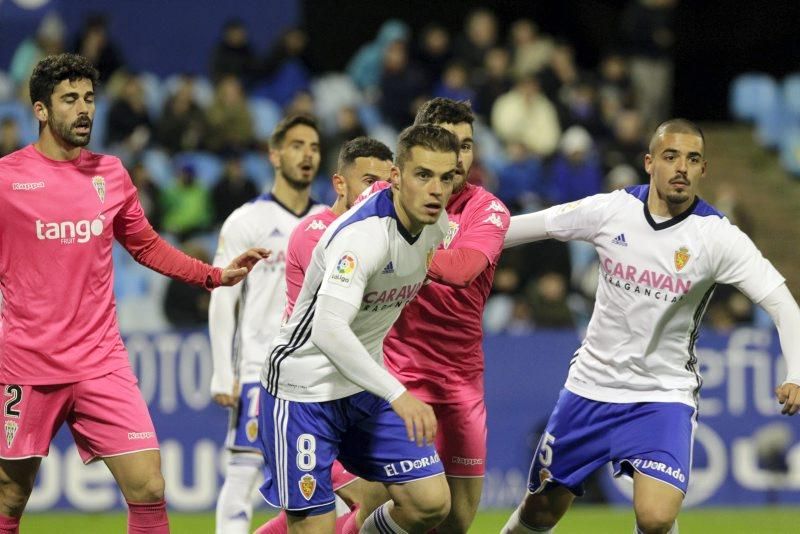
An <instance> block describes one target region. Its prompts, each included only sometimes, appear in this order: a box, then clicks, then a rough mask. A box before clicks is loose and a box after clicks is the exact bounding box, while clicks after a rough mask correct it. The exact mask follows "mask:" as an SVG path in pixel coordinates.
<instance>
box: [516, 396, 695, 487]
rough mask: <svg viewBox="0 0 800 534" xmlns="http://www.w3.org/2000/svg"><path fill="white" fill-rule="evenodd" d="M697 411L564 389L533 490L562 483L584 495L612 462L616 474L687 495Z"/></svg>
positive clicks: (532, 477) (537, 462) (536, 460)
mask: <svg viewBox="0 0 800 534" xmlns="http://www.w3.org/2000/svg"><path fill="white" fill-rule="evenodd" d="M696 426H697V411H696V410H695V409H694V408H692V407H691V406H688V405H686V404H681V403H677V402H638V403H610V402H598V401H593V400H589V399H586V398H584V397H581V396H579V395H575V394H574V393H572V392H570V391H567V390H566V389H562V390H561V393H560V394H559V397H558V402H557V403H556V407H555V409H554V410H553V413H552V414H551V415H550V420H549V421H548V422H547V427H546V428H545V431H544V435H543V436H542V438H541V439H540V440H539V445H538V446H537V447H536V453H535V454H534V457H533V462H532V464H531V471H530V474H529V475H528V490H529V491H530V492H531V493H538V492H541V491H542V490H543V489H544V488H545V487H546V486H547V485H548V484H561V485H563V486H564V487H566V488H567V489H568V490H569V491H571V492H572V493H574V494H575V495H578V496H581V495H583V492H584V490H583V481H584V480H585V479H586V477H587V476H589V475H590V474H591V473H593V472H594V471H595V470H597V469H598V468H599V467H602V466H603V465H605V464H606V463H608V462H612V465H613V467H614V476H615V477H618V476H620V475H626V476H629V477H632V476H633V471H634V470H636V471H638V472H639V473H641V474H643V475H647V476H649V477H652V478H656V479H658V480H661V481H662V482H666V483H667V484H670V485H671V486H674V487H675V488H677V489H678V490H680V491H681V492H682V493H683V494H684V495H685V494H686V488H687V487H688V486H689V470H690V469H691V464H692V446H693V444H694V430H695V427H696Z"/></svg>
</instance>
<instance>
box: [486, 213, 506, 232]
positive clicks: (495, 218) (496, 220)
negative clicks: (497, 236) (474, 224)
mask: <svg viewBox="0 0 800 534" xmlns="http://www.w3.org/2000/svg"><path fill="white" fill-rule="evenodd" d="M483 222H484V223H490V224H493V225H495V226H496V227H498V228H500V229H501V230H502V229H503V219H501V218H500V216H499V215H498V214H496V213H492V214H491V215H489V216H488V217H487V218H486V220H485V221H483Z"/></svg>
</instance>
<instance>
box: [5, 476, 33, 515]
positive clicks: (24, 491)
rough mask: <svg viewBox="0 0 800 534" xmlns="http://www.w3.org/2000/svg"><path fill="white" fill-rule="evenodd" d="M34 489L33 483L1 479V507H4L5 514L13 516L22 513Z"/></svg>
mask: <svg viewBox="0 0 800 534" xmlns="http://www.w3.org/2000/svg"><path fill="white" fill-rule="evenodd" d="M32 491H33V483H31V484H25V483H18V482H14V481H12V480H10V479H3V480H0V508H2V512H3V514H4V515H9V516H12V517H17V516H19V515H21V514H22V512H23V510H25V505H26V504H27V502H28V498H29V497H30V496H31V492H32Z"/></svg>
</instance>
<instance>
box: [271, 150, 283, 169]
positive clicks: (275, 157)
mask: <svg viewBox="0 0 800 534" xmlns="http://www.w3.org/2000/svg"><path fill="white" fill-rule="evenodd" d="M269 162H270V163H271V164H272V168H273V169H276V170H277V169H279V168H280V166H281V155H280V147H277V148H273V147H272V146H270V147H269Z"/></svg>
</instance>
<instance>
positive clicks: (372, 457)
mask: <svg viewBox="0 0 800 534" xmlns="http://www.w3.org/2000/svg"><path fill="white" fill-rule="evenodd" d="M396 161H397V167H393V168H392V171H391V172H392V188H390V189H384V190H382V191H379V192H377V193H375V194H374V195H371V196H370V197H368V198H367V199H366V200H365V201H363V202H361V203H360V204H357V205H356V206H354V207H353V208H351V209H350V210H349V211H347V212H346V213H345V214H344V215H342V216H341V217H339V218H338V219H337V220H335V221H334V222H332V223H331V224H330V225H329V226H328V228H327V229H326V230H325V232H324V234H323V235H322V238H321V239H320V241H319V243H318V244H317V246H316V247H315V248H314V251H313V253H312V256H311V260H310V263H309V265H308V269H307V271H306V273H305V278H304V281H303V285H302V289H301V290H300V294H299V296H298V298H297V302H296V304H295V306H294V309H293V310H292V314H291V316H290V317H289V319H288V321H287V322H286V324H285V325H284V326H283V328H282V329H281V333H280V335H279V336H278V337H277V339H276V340H275V341H274V342H273V344H272V347H271V350H270V353H269V357H268V359H267V362H266V363H265V365H264V368H263V370H262V374H261V383H262V386H263V388H264V389H263V391H262V396H261V411H260V414H259V417H260V418H261V421H262V423H263V424H262V425H261V439H262V446H263V447H264V451H265V458H266V460H267V465H268V466H269V470H270V473H271V480H268V481H267V482H266V483H265V484H264V486H263V487H262V493H263V494H264V496H265V498H266V499H267V501H268V502H270V503H272V504H273V505H275V506H280V507H281V508H283V509H284V510H286V512H287V514H288V519H289V525H290V528H291V529H292V531H294V532H315V533H317V532H333V531H334V524H335V521H334V517H335V516H334V514H333V508H334V495H333V490H332V481H331V466H332V464H333V462H334V460H335V459H337V457H338V459H339V461H341V463H342V464H343V465H344V466H345V467H346V468H347V469H348V470H349V471H351V472H353V473H354V474H356V475H358V476H362V477H363V478H366V479H368V480H373V481H377V482H382V483H384V484H386V485H387V486H386V487H387V489H388V491H389V493H390V495H391V497H392V501H389V502H388V503H385V504H384V505H382V506H381V507H379V508H378V509H377V510H375V512H373V514H371V515H370V516H369V517H368V518H367V520H366V522H365V523H364V525H363V526H362V528H361V532H365V533H378V532H381V533H386V532H404V531H409V530H411V531H414V532H417V531H425V530H428V529H430V528H433V527H435V526H436V524H437V523H439V522H440V521H441V520H442V519H443V518H444V517H445V516H446V515H447V512H448V510H449V505H450V499H449V492H448V491H447V486H446V482H445V480H444V477H442V476H441V474H442V467H441V462H440V461H439V457H438V455H437V454H436V451H435V450H434V448H433V446H432V445H431V443H432V440H433V439H434V436H435V434H436V419H435V417H434V414H433V411H432V410H431V408H430V407H429V406H427V405H426V404H424V403H422V402H420V401H418V400H417V399H415V398H414V397H413V396H412V395H411V394H409V393H408V392H407V391H406V388H405V387H403V385H402V384H400V382H399V381H398V380H397V379H395V378H394V377H393V376H392V375H391V374H389V373H388V372H387V371H386V370H385V369H384V368H383V366H382V362H383V350H382V342H383V338H384V336H385V335H386V332H387V331H388V330H389V328H390V327H391V324H392V323H393V322H394V320H395V319H396V318H397V316H398V315H399V314H400V311H401V310H402V308H403V306H405V305H406V304H407V303H408V302H409V301H410V300H411V299H413V298H414V296H415V295H416V293H417V292H418V291H419V288H420V287H422V284H423V281H424V279H425V276H426V272H427V266H428V264H429V262H430V258H432V256H433V252H434V251H435V249H436V247H437V246H438V244H439V243H440V242H441V239H442V238H443V237H444V234H445V231H446V227H447V215H446V213H445V211H444V207H445V205H446V204H447V200H448V199H449V197H450V193H451V191H452V186H453V181H454V179H455V174H456V172H457V165H458V140H457V139H456V137H455V136H454V135H453V134H451V133H450V132H448V131H447V130H445V129H443V128H439V127H437V126H432V125H422V126H412V127H410V128H407V129H406V130H404V131H403V132H402V133H401V134H400V138H399V141H398V150H397V158H396Z"/></svg>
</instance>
